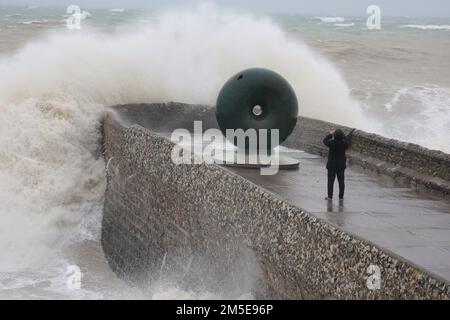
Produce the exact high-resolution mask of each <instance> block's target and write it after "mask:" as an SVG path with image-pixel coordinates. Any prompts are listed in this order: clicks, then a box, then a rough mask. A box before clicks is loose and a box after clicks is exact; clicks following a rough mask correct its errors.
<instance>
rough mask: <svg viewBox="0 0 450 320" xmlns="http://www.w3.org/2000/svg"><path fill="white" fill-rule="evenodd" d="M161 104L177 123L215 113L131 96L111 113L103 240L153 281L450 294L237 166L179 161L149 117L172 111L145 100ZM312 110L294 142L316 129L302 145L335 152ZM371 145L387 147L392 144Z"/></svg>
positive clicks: (346, 295)
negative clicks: (325, 143)
mask: <svg viewBox="0 0 450 320" xmlns="http://www.w3.org/2000/svg"><path fill="white" fill-rule="evenodd" d="M150 107H153V108H154V110H155V114H165V113H166V114H165V116H167V115H168V114H170V113H171V112H174V113H173V114H172V115H171V116H170V117H169V118H168V119H171V122H172V123H171V125H173V126H174V127H186V128H188V127H189V126H190V125H189V123H191V124H192V120H193V119H196V120H201V119H205V121H206V122H208V121H209V123H210V124H211V125H214V121H213V120H212V119H213V117H212V115H213V114H212V113H211V110H210V109H208V108H207V107H196V108H194V107H192V108H187V107H186V106H183V105H177V104H170V105H164V106H161V105H159V106H158V105H153V106H144V105H141V106H125V107H118V108H116V109H115V110H116V111H115V112H110V113H108V114H107V116H106V119H105V123H104V147H105V150H104V152H105V159H106V163H107V165H106V170H107V180H108V183H107V190H106V196H105V206H104V215H103V222H102V246H103V249H104V252H105V256H106V257H107V259H108V261H109V264H110V266H111V268H112V269H113V271H114V272H116V274H118V275H119V276H120V277H122V278H124V279H126V280H127V281H130V282H131V283H133V284H138V285H141V286H142V287H143V288H145V287H148V284H150V283H158V282H160V281H172V282H174V283H175V284H176V285H178V286H180V287H186V288H189V289H190V290H195V289H198V290H200V291H201V290H207V291H209V292H217V293H221V294H222V295H221V296H222V297H225V298H233V297H239V295H241V294H245V293H246V292H251V293H252V294H253V296H255V297H257V298H273V299H449V298H450V285H449V284H448V283H446V282H444V281H441V280H439V279H436V278H434V277H433V276H431V275H428V274H427V273H425V272H423V271H421V270H420V268H418V267H416V266H414V265H411V264H409V263H407V262H406V261H403V260H402V259H400V258H398V257H396V256H395V255H393V254H390V253H389V252H386V251H382V250H380V249H379V248H377V247H375V246H373V245H371V244H369V243H367V242H365V241H364V240H363V239H359V238H357V237H355V236H352V235H350V234H348V233H345V232H343V231H342V230H340V229H338V228H336V227H334V226H332V225H330V224H328V223H326V222H325V221H323V220H321V219H319V218H317V217H315V216H314V215H312V214H310V213H308V212H305V211H304V210H302V209H300V208H298V207H295V206H292V205H290V204H288V203H286V202H284V201H282V200H280V199H279V198H278V197H277V196H276V195H274V194H272V193H270V192H268V191H266V190H264V189H262V188H259V187H258V186H256V185H254V184H253V183H251V182H249V181H247V180H246V179H244V178H242V177H240V176H237V175H235V174H233V173H232V172H230V171H229V170H227V169H226V168H223V167H220V166H217V165H206V164H200V165H178V166H177V165H175V164H173V162H172V161H171V152H172V149H173V144H172V143H171V142H170V141H169V140H168V139H166V138H164V137H163V136H161V135H159V134H157V133H155V132H154V131H152V130H149V129H147V128H151V127H153V126H155V125H158V124H159V125H160V123H161V122H160V121H162V120H163V119H156V120H155V119H153V120H152V119H150V118H146V119H143V118H142V117H140V116H139V115H140V110H143V108H150ZM161 107H163V108H161ZM162 110H165V111H162ZM192 110H194V111H195V112H194V111H192ZM125 114H128V115H129V116H128V118H127V117H123V115H125ZM141 115H142V114H141ZM120 118H121V120H120V121H119V120H118V119H120ZM125 118H126V119H125ZM124 119H125V120H124ZM307 121H311V123H313V124H312V125H311V126H310V127H308V129H306V128H305V132H303V133H302V132H298V131H296V132H295V133H294V135H293V136H292V137H291V138H290V142H288V144H290V145H292V146H299V143H300V142H298V141H297V142H296V139H299V138H300V137H305V135H309V138H308V139H304V140H302V142H301V143H302V144H303V145H302V146H303V147H305V149H307V150H308V151H310V152H316V153H319V152H323V151H321V150H322V149H321V138H320V139H319V137H313V130H314V127H315V125H314V120H309V119H300V128H304V127H306V122H307ZM135 123H138V124H135ZM319 124H320V125H322V126H328V125H331V124H326V123H318V125H319ZM145 127H147V128H145ZM161 129H162V128H158V130H161ZM165 129H167V128H165ZM306 130H309V131H308V133H306V132H307V131H306ZM162 131H164V130H162ZM322 135H323V131H321V134H320V137H321V136H322ZM357 135H358V138H357V139H355V141H354V143H355V148H354V152H356V150H358V151H361V152H363V150H368V149H367V148H366V147H364V146H359V145H360V144H362V143H363V139H365V137H367V138H366V139H372V140H377V139H380V137H376V136H371V135H368V134H365V133H362V132H358V133H357ZM319 140H320V143H314V141H319ZM372 140H371V141H372ZM380 141H381V140H380ZM380 143H381V142H380ZM392 144H394V142H392ZM356 146H359V147H356ZM404 147H405V148H413V147H411V146H408V145H404ZM371 148H373V149H372V150H373V151H371V152H375V150H376V149H375V148H381V147H376V146H373V147H371ZM385 148H388V147H385ZM386 150H388V149H386ZM408 150H409V149H408ZM411 152H413V149H411ZM431 153H433V152H431ZM436 156H438V157H445V155H443V154H442V155H441V154H438V153H437V154H436ZM386 157H387V156H386ZM444 160H445V159H443V161H444ZM399 161H401V160H399ZM420 161H422V160H420ZM447 161H448V158H447ZM429 169H431V168H429ZM424 170H425V169H424ZM435 171H436V172H437V173H436V175H437V174H442V175H443V177H445V174H448V172H447V173H445V169H442V171H439V170H437V168H435ZM424 172H425V171H424ZM372 264H373V265H378V266H380V267H381V272H382V275H383V277H382V286H381V289H380V290H369V289H368V287H367V280H368V274H367V268H368V267H369V266H370V265H372Z"/></svg>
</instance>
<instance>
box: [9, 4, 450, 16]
mask: <svg viewBox="0 0 450 320" xmlns="http://www.w3.org/2000/svg"><path fill="white" fill-rule="evenodd" d="M196 2H205V1H199V0H69V1H66V0H0V4H1V5H4V4H8V5H41V6H44V5H64V6H65V5H68V4H77V5H80V6H85V7H107V8H139V7H142V8H150V9H158V8H161V7H168V6H174V5H183V6H186V5H191V4H194V3H196ZM207 2H215V3H218V4H220V5H221V6H224V7H237V8H242V9H245V10H249V11H257V12H272V13H303V14H323V15H365V10H366V8H367V6H368V5H370V4H376V5H379V6H380V7H381V9H382V14H384V15H394V16H439V17H447V18H449V19H450V1H449V0H275V1H274V0H209V1H207Z"/></svg>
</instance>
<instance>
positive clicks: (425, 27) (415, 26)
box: [401, 24, 450, 30]
mask: <svg viewBox="0 0 450 320" xmlns="http://www.w3.org/2000/svg"><path fill="white" fill-rule="evenodd" d="M401 27H402V28H412V29H421V30H450V25H432V24H430V25H421V24H408V25H403V26H401Z"/></svg>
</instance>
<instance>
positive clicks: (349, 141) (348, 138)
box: [345, 129, 356, 148]
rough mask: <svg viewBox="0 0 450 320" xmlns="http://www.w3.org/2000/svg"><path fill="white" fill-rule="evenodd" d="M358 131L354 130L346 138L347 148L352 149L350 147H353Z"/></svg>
mask: <svg viewBox="0 0 450 320" xmlns="http://www.w3.org/2000/svg"><path fill="white" fill-rule="evenodd" d="M355 130H356V129H352V130H351V131H350V132H349V134H348V135H347V137H345V142H346V144H347V146H346V147H347V148H350V146H351V145H352V140H353V132H355Z"/></svg>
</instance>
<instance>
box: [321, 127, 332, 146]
mask: <svg viewBox="0 0 450 320" xmlns="http://www.w3.org/2000/svg"><path fill="white" fill-rule="evenodd" d="M333 133H334V131H331V132H330V133H329V134H328V135H327V136H326V137H325V138H324V139H323V144H324V145H326V146H327V147H331V145H332V144H333Z"/></svg>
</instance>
